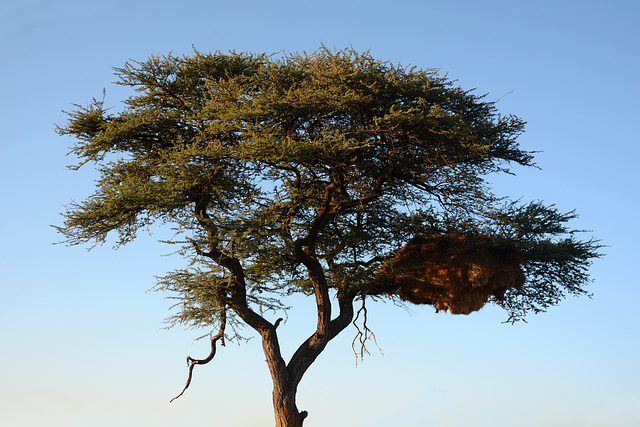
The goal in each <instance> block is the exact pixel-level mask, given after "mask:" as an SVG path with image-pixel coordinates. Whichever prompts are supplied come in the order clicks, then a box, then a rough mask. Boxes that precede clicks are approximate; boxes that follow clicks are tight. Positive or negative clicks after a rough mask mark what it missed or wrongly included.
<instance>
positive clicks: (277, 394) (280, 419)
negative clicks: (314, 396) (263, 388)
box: [273, 384, 307, 427]
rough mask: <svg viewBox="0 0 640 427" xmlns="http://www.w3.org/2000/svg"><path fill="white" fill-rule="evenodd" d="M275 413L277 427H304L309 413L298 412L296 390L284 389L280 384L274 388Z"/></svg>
mask: <svg viewBox="0 0 640 427" xmlns="http://www.w3.org/2000/svg"><path fill="white" fill-rule="evenodd" d="M273 412H274V415H275V419H276V427H302V423H303V421H304V419H305V418H306V417H307V411H302V412H299V411H298V407H297V406H296V390H291V389H290V388H288V387H287V388H284V389H283V388H282V387H281V385H279V384H274V386H273Z"/></svg>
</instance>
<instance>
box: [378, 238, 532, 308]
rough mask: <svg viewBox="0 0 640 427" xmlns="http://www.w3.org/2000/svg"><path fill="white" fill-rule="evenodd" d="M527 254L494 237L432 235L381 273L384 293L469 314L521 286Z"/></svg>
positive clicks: (405, 249)
mask: <svg viewBox="0 0 640 427" xmlns="http://www.w3.org/2000/svg"><path fill="white" fill-rule="evenodd" d="M523 263H524V257H523V255H522V253H521V252H520V251H519V250H518V249H517V248H516V247H515V246H513V245H511V244H508V243H501V242H497V241H495V240H494V239H492V238H490V237H488V236H482V235H467V234H452V235H441V234H431V235H426V236H417V237H414V238H413V239H411V240H409V241H408V242H407V244H406V245H405V246H404V247H402V248H401V249H400V250H399V251H398V252H397V253H396V255H395V256H394V257H393V259H391V260H389V261H387V262H386V263H384V264H383V265H382V266H381V268H380V270H379V272H378V278H379V279H378V280H377V281H378V285H380V287H379V288H377V289H378V290H379V291H381V293H388V294H396V295H399V296H400V298H402V299H403V300H405V301H409V302H412V303H414V304H430V305H433V306H434V307H435V308H436V310H443V311H449V312H451V313H453V314H469V313H471V312H473V311H476V310H479V309H481V308H482V307H483V306H484V305H485V304H486V303H487V302H488V301H489V299H490V298H491V297H495V298H496V299H497V300H502V299H503V298H504V294H505V292H506V291H507V290H509V289H511V288H514V287H518V286H521V285H522V284H523V283H524V281H525V278H524V275H523V273H522V269H521V268H520V266H521V265H522V264H523Z"/></svg>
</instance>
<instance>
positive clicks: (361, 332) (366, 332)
mask: <svg viewBox="0 0 640 427" xmlns="http://www.w3.org/2000/svg"><path fill="white" fill-rule="evenodd" d="M360 313H362V329H361V328H360V327H359V326H358V325H357V323H356V321H357V320H358V318H359V317H360ZM351 323H352V324H353V326H355V327H356V329H357V330H358V333H357V334H356V336H355V337H354V338H353V341H352V342H351V348H352V349H353V353H354V354H355V355H356V365H357V364H358V357H360V361H362V360H363V359H364V355H365V353H366V354H370V353H369V350H367V341H368V340H370V339H372V340H373V342H374V343H375V345H376V347H378V350H379V351H380V353H382V349H381V348H380V346H379V345H378V341H377V340H376V334H374V333H373V331H372V330H371V329H369V327H368V326H367V307H366V306H365V297H364V296H363V297H362V307H360V308H359V309H358V311H357V312H356V317H355V318H354V319H353V322H351ZM356 341H359V343H360V349H359V351H358V350H356Z"/></svg>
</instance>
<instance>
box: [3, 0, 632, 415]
mask: <svg viewBox="0 0 640 427" xmlns="http://www.w3.org/2000/svg"><path fill="white" fill-rule="evenodd" d="M639 20H640V3H638V2H637V1H635V0H633V1H632V0H629V1H623V0H610V1H606V2H605V1H589V0H581V1H578V0H575V1H567V0H553V1H544V0H543V1H517V0H516V1H514V0H511V1H494V0H487V1H477V0H467V1H443V0H441V1H430V0H421V1H418V0H411V1H410V0H394V1H387V2H382V1H376V0H368V1H363V0H361V1H350V0H340V1H335V0H323V1H315V2H306V1H301V0H297V1H280V0H273V1H264V0H262V1H254V0H245V1H243V2H233V1H229V0H227V1H225V2H222V1H216V0H209V1H195V0H183V1H180V2H178V1H136V0H128V1H101V2H94V1H86V0H83V1H68V0H60V1H48V0H41V1H36V0H19V1H17V0H5V1H3V2H2V4H1V5H0V64H1V65H2V68H1V72H0V130H1V134H0V141H1V143H2V156H1V157H0V165H1V167H0V185H1V187H0V188H1V190H2V193H1V194H2V199H1V200H2V209H1V210H0V224H1V227H2V239H1V241H2V245H1V246H0V271H1V275H0V290H1V293H0V425H2V426H7V427H41V426H42V427H45V426H46V427H62V426H64V427H84V426H92V427H106V426H109V427H112V426H119V427H133V426H135V427H156V426H182V425H198V426H220V427H249V426H258V427H260V426H272V425H273V421H272V409H271V391H270V390H271V384H270V378H269V374H268V371H267V367H266V364H265V363H264V356H263V355H262V354H261V348H260V343H259V341H258V340H257V339H254V340H252V341H250V342H249V343H248V344H246V345H243V346H240V347H238V346H236V345H234V344H231V345H228V346H227V347H226V348H224V349H223V350H220V351H219V354H218V356H216V359H215V360H214V361H213V362H212V363H210V364H209V365H207V366H204V367H196V372H195V374H196V375H195V377H194V381H193V383H192V386H191V388H190V389H189V390H188V391H187V392H186V394H185V395H184V396H183V397H182V398H180V399H179V400H177V401H175V402H173V403H171V404H169V400H170V399H171V398H172V397H173V396H175V395H176V394H177V393H178V392H179V391H180V390H181V388H182V386H183V385H184V381H185V379H186V373H187V370H186V366H185V357H186V356H187V355H191V356H194V357H203V356H205V355H206V354H207V353H208V348H207V347H208V343H207V342H206V340H202V341H194V339H195V338H197V337H198V336H200V335H202V334H203V333H204V332H206V331H194V330H180V329H172V330H169V331H167V330H164V329H162V327H163V319H164V318H165V317H166V316H167V315H168V314H169V313H168V308H169V306H170V305H171V301H168V300H166V299H165V298H164V297H165V296H163V295H160V294H157V293H148V292H146V291H147V290H148V289H149V288H151V287H152V286H153V284H154V275H162V274H163V273H164V272H166V271H168V270H170V269H171V268H172V267H174V266H178V265H180V262H181V260H180V259H173V258H170V257H163V256H162V255H163V254H164V253H165V252H167V251H168V250H167V248H163V247H162V245H160V244H157V243H155V240H154V237H145V236H142V238H141V239H140V241H139V242H136V243H134V244H131V245H130V246H126V247H124V248H122V249H121V250H118V251H113V250H112V249H111V248H110V247H109V246H104V247H98V248H96V249H94V250H92V251H90V252H87V251H86V250H85V249H84V248H78V247H74V248H68V247H65V246H62V245H52V242H55V241H57V240H58V239H59V236H57V235H56V234H55V232H54V230H53V229H52V228H51V227H50V226H49V225H50V224H59V223H60V221H61V217H60V216H59V214H60V212H61V211H62V210H63V209H64V208H63V205H64V204H65V203H68V202H69V201H70V200H71V199H76V200H79V199H82V198H83V197H86V196H87V195H88V194H89V193H90V192H91V191H92V186H93V179H94V178H95V174H94V173H92V172H91V171H90V170H86V171H81V172H75V173H74V172H71V171H67V170H66V169H65V166H66V165H67V164H69V163H71V162H72V161H73V159H71V158H68V157H65V154H66V153H67V151H68V147H69V146H70V145H71V140H70V139H69V138H63V137H59V136H58V135H56V134H55V133H54V126H55V123H60V122H62V121H64V119H65V116H64V114H63V113H62V112H61V110H64V109H71V108H72V107H71V104H72V103H78V104H86V103H88V102H89V101H90V100H91V98H92V97H100V96H102V89H103V87H106V89H107V98H106V103H107V105H113V106H116V107H117V106H118V105H119V101H120V100H121V98H122V96H124V94H123V92H122V89H121V88H117V87H114V86H113V85H111V83H110V82H112V81H113V80H114V78H113V75H112V69H111V67H114V66H122V65H123V64H124V62H125V61H126V60H128V59H134V60H135V59H137V60H143V59H146V58H147V57H148V56H149V55H151V54H152V53H156V54H158V53H160V54H166V53H169V52H173V53H174V54H189V53H191V52H192V45H193V46H195V47H196V48H197V49H198V50H200V51H209V50H222V51H227V50H235V51H238V52H240V51H253V52H278V51H282V50H284V51H288V52H293V51H307V52H310V51H314V50H316V49H317V48H318V47H319V46H320V44H324V45H326V46H329V47H333V46H335V47H336V48H339V49H341V48H344V47H347V46H349V45H352V46H353V47H354V48H355V49H357V50H361V51H362V50H367V49H370V50H371V53H372V55H373V56H375V57H377V58H380V59H384V60H389V61H391V62H394V63H401V64H405V65H409V64H411V65H415V66H417V67H420V68H440V69H441V70H442V72H448V73H449V77H450V78H453V79H458V81H459V83H460V85H461V86H462V87H463V88H474V87H475V88H477V91H478V93H488V94H489V95H488V99H500V98H501V101H500V103H499V104H498V106H499V109H500V111H501V112H503V113H505V114H508V113H511V114H515V115H517V116H520V117H522V118H523V119H525V120H526V121H527V122H528V125H527V128H526V132H525V134H524V135H522V137H521V138H520V143H521V146H522V147H523V148H524V149H526V150H537V151H540V153H539V154H538V155H537V157H536V159H537V164H538V165H539V166H540V169H533V168H532V169H528V170H521V169H517V170H516V172H517V174H516V176H510V177H505V178H500V179H496V180H495V189H496V192H498V193H499V194H504V195H510V196H512V197H514V198H519V197H522V198H523V199H525V200H532V199H539V200H543V201H544V202H545V203H547V204H553V203H554V204H556V205H557V207H558V208H559V209H560V210H562V211H568V210H572V209H576V211H577V212H578V213H579V214H580V217H579V218H578V219H577V220H576V221H574V223H573V226H574V227H575V228H581V229H589V230H593V235H595V236H596V237H598V238H600V239H601V240H602V243H604V244H606V245H608V247H607V248H605V252H606V253H607V256H606V257H605V258H603V259H601V260H597V261H596V262H595V264H594V265H593V267H592V269H591V271H592V277H593V279H594V280H595V282H594V283H593V284H592V285H591V286H590V290H591V291H592V292H593V294H594V296H593V298H592V299H588V298H580V299H576V298H570V299H568V300H566V301H564V302H563V303H562V304H560V305H559V306H558V307H555V308H552V309H551V310H549V312H547V313H545V314H541V315H537V316H531V317H529V318H528V323H520V324H516V325H515V326H511V325H506V324H502V323H501V322H502V321H503V320H505V319H506V313H505V312H503V311H501V310H499V309H497V308H494V307H489V308H485V309H483V310H481V311H480V312H477V313H474V314H472V315H470V316H452V315H447V314H443V313H439V314H436V313H434V311H433V310H432V309H430V308H428V307H426V308H425V307H416V308H415V309H414V310H413V311H412V312H407V311H406V310H404V309H402V308H398V307H394V306H384V305H372V306H370V312H369V319H370V326H371V327H372V329H373V330H374V332H375V333H376V335H377V339H378V344H379V345H380V347H381V349H382V352H380V351H378V350H377V349H376V348H375V347H373V348H372V351H371V356H370V357H368V358H366V359H365V360H364V363H359V364H358V366H357V367H356V366H355V357H354V355H353V353H352V350H351V340H352V338H353V337H354V334H355V331H354V330H353V329H348V330H347V331H345V332H343V334H342V335H341V336H340V337H339V338H337V339H336V340H335V341H332V342H331V343H330V345H329V347H328V349H327V350H326V352H325V353H323V354H322V355H321V356H320V359H319V360H318V361H317V363H316V364H315V365H313V367H312V368H311V370H310V371H309V372H308V374H307V376H306V377H305V378H304V379H303V382H302V384H301V387H300V391H299V394H298V406H299V408H300V409H306V410H308V411H309V413H310V416H309V418H308V419H307V422H306V423H305V426H308V427H325V426H336V427H342V426H349V427H389V426H391V427H394V426H427V425H428V426H446V427H454V426H456V427H457V426H465V427H466V426H491V427H496V426H498V427H501V426H504V427H510V426H525V427H533V426H558V427H559V426H612V425H615V426H637V425H640V367H639V366H640V364H639V363H638V361H639V360H640V339H639V338H640V336H639V335H640V314H639V313H638V309H637V307H638V304H639V301H640V287H638V284H639V283H638V282H639V279H638V275H637V273H636V268H637V267H638V265H637V264H638V249H637V247H638V246H637V244H638V241H639V240H640V235H639V232H638V227H637V223H638V220H637V215H638V214H637V211H638V207H639V197H640V196H639V194H640V193H639V192H638V184H639V183H640V172H639V168H638V166H637V163H638V158H640V148H639V141H638V131H637V126H638V120H639V119H638V117H639V116H640V115H639V113H640V109H639V108H638V99H640V83H639V81H640V80H639V76H640V55H639V54H638V53H639V51H640V49H639V48H640V25H638V21H639ZM589 236H591V234H590V233H587V234H585V238H588V237H589ZM298 302H300V303H302V306H301V307H302V309H300V310H294V311H293V312H292V313H291V315H290V317H289V320H288V322H287V323H286V324H283V325H282V326H280V328H279V332H280V333H281V334H282V337H281V339H282V342H283V348H284V351H285V353H287V354H291V352H292V351H293V349H294V348H295V346H297V345H298V344H299V343H300V342H301V341H302V340H303V339H304V338H306V336H307V335H308V334H309V333H311V331H312V329H313V328H314V323H315V322H314V317H313V314H312V313H311V314H309V313H308V312H307V310H305V309H306V308H310V306H309V305H308V303H307V302H305V301H298V300H294V301H292V303H293V304H297V303H298ZM305 304H307V305H305Z"/></svg>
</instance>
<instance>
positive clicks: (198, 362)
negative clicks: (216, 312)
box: [169, 321, 225, 403]
mask: <svg viewBox="0 0 640 427" xmlns="http://www.w3.org/2000/svg"><path fill="white" fill-rule="evenodd" d="M224 327H225V322H224V321H223V322H222V324H221V325H220V332H218V333H217V334H216V335H215V336H213V337H211V352H210V353H209V355H208V356H207V357H206V358H204V359H193V358H191V357H190V356H187V364H188V365H189V376H188V377H187V383H186V384H185V385H184V388H183V389H182V391H181V392H180V394H179V395H177V396H176V397H174V398H173V399H171V400H170V401H169V403H171V402H173V401H174V400H176V399H177V398H179V397H180V396H182V395H183V394H184V392H185V391H187V388H189V385H190V384H191V378H192V376H193V367H194V366H196V365H206V364H207V363H209V362H211V361H212V360H213V356H215V355H216V341H218V340H219V339H221V340H222V341H221V343H222V345H224Z"/></svg>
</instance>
